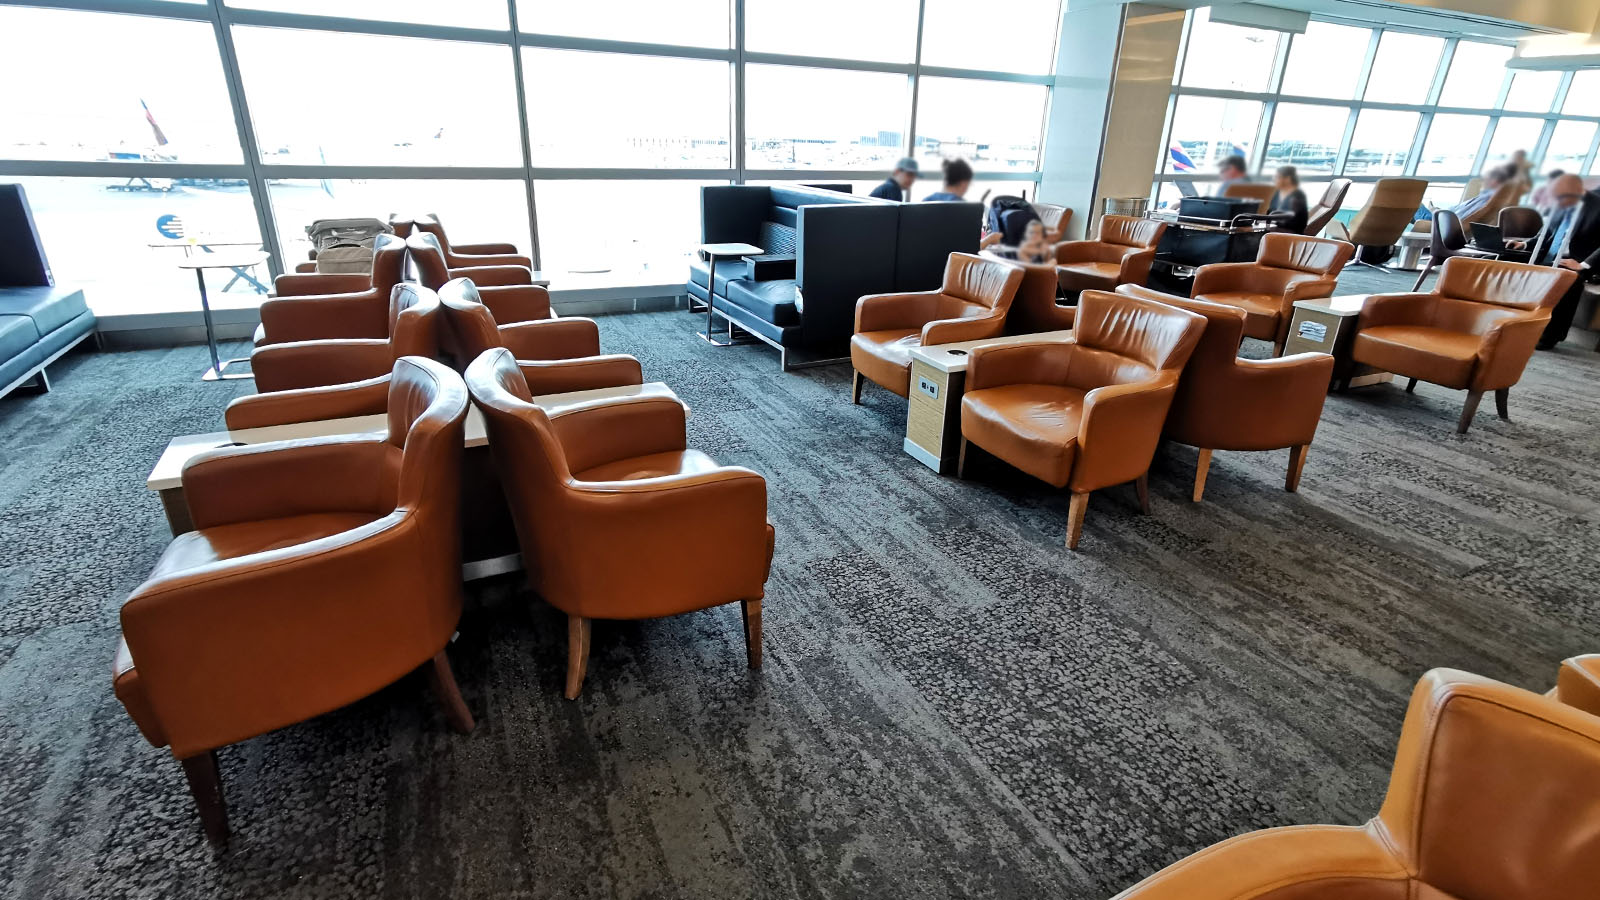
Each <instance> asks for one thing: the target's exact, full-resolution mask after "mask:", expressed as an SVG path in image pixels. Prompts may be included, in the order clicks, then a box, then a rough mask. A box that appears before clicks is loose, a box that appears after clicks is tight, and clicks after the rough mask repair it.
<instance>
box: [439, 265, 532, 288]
mask: <svg viewBox="0 0 1600 900" xmlns="http://www.w3.org/2000/svg"><path fill="white" fill-rule="evenodd" d="M449 275H450V277H451V278H471V279H472V283H473V284H474V285H476V286H478V287H479V288H486V287H498V286H501V285H524V284H525V285H531V284H533V270H532V269H529V268H527V267H526V266H517V265H511V266H507V265H482V266H479V265H473V266H451V267H450V271H449Z"/></svg>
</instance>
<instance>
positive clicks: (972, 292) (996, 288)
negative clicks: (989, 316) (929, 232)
mask: <svg viewBox="0 0 1600 900" xmlns="http://www.w3.org/2000/svg"><path fill="white" fill-rule="evenodd" d="M1021 283H1022V270H1021V269H1019V268H1017V267H1016V266H1013V265H1010V264H1009V263H1003V262H1000V261H999V260H994V259H984V258H983V257H981V256H977V255H974V254H971V253H952V254H950V258H949V259H948V260H947V261H946V262H945V264H944V286H943V287H942V288H940V289H939V291H940V293H942V294H946V295H948V296H951V297H954V298H956V299H957V300H961V301H964V302H966V303H975V304H977V305H979V306H982V307H985V308H987V309H1006V308H1008V307H1010V306H1011V301H1012V300H1014V299H1016V296H1017V285H1019V284H1021Z"/></svg>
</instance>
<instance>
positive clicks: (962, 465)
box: [956, 438, 967, 478]
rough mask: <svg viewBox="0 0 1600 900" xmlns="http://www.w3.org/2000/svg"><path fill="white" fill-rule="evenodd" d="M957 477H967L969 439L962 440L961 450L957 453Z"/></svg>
mask: <svg viewBox="0 0 1600 900" xmlns="http://www.w3.org/2000/svg"><path fill="white" fill-rule="evenodd" d="M956 477H957V478H965V477H967V439H966V438H962V439H961V449H960V450H958V451H957V452H956Z"/></svg>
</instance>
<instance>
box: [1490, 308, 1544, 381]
mask: <svg viewBox="0 0 1600 900" xmlns="http://www.w3.org/2000/svg"><path fill="white" fill-rule="evenodd" d="M1549 323H1550V313H1549V311H1548V310H1538V311H1536V312H1516V313H1512V314H1511V315H1508V316H1506V317H1505V318H1502V319H1500V320H1499V321H1497V322H1495V323H1494V324H1493V325H1490V326H1489V328H1488V330H1487V331H1485V332H1484V333H1483V336H1482V338H1481V342H1480V343H1479V344H1478V363H1477V365H1476V366H1475V367H1474V368H1473V371H1472V389H1473V390H1475V391H1495V390H1499V389H1501V388H1508V387H1512V386H1513V385H1515V384H1516V383H1517V382H1518V381H1521V380H1522V370H1523V369H1525V368H1527V367H1528V360H1530V359H1532V358H1533V351H1534V347H1535V346H1536V345H1537V344H1538V343H1539V338H1540V337H1541V336H1542V335H1543V334H1544V329H1545V326H1546V325H1548V324H1549Z"/></svg>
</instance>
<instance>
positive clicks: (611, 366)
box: [517, 353, 644, 397]
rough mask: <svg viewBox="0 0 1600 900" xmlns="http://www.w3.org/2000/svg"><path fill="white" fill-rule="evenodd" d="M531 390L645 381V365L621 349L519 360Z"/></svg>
mask: <svg viewBox="0 0 1600 900" xmlns="http://www.w3.org/2000/svg"><path fill="white" fill-rule="evenodd" d="M517 368H519V369H521V370H522V378H523V380H524V381H526V382H527V383H528V393H530V394H532V395H533V396H535V397H537V396H539V395H540V394H564V393H566V392H568V391H592V390H595V389H596V388H608V387H621V386H623V385H628V384H644V369H643V368H642V367H641V366H640V365H639V361H638V360H637V359H634V358H633V357H631V356H627V355H624V354H621V353H612V354H608V355H605V356H585V357H582V358H580V359H560V360H521V359H519V360H517Z"/></svg>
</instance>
